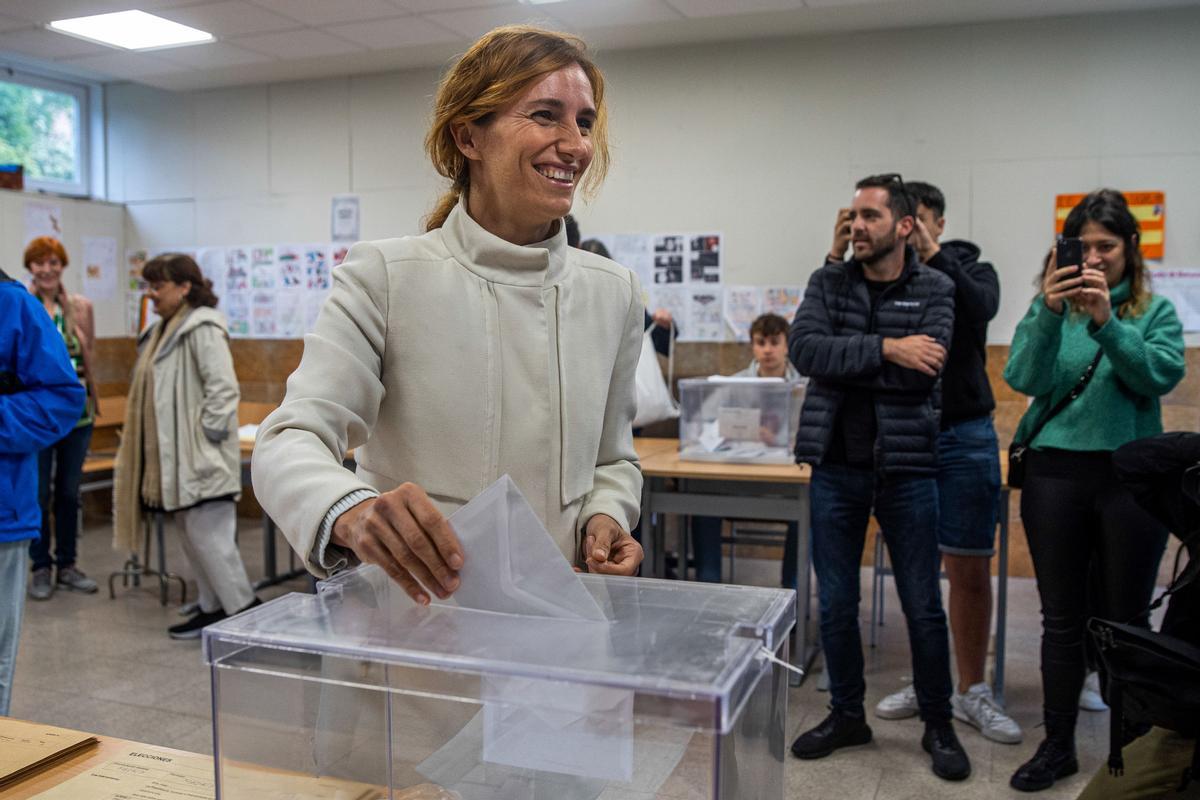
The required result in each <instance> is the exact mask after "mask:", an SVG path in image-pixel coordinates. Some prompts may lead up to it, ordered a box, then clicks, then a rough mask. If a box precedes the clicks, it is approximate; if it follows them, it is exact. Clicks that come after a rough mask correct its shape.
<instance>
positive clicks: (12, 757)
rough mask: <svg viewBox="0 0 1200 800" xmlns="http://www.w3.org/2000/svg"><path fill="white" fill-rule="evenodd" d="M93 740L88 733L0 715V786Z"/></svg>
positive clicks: (25, 775) (77, 749) (64, 756)
mask: <svg viewBox="0 0 1200 800" xmlns="http://www.w3.org/2000/svg"><path fill="white" fill-rule="evenodd" d="M95 743H96V737H95V736H92V735H91V734H90V733H80V732H79V731H69V730H66V729H65V728H55V727H54V726H52V725H39V724H37V723H34V722H23V721H21V720H17V719H3V718H0V787H4V786H7V785H8V784H10V783H14V782H16V781H18V780H22V779H24V778H27V777H29V775H30V774H31V773H33V772H36V771H38V770H39V769H42V768H43V767H47V766H49V765H50V764H52V763H54V762H56V761H58V760H59V759H63V758H66V757H67V756H69V755H72V754H73V753H75V752H77V751H79V750H81V749H83V748H85V747H90V746H91V745H93V744H95Z"/></svg>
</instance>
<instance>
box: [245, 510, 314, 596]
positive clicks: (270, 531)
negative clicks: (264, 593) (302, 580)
mask: <svg viewBox="0 0 1200 800" xmlns="http://www.w3.org/2000/svg"><path fill="white" fill-rule="evenodd" d="M277 532H278V529H277V528H276V527H275V520H273V519H271V518H270V517H269V516H267V515H266V514H263V572H264V573H265V575H264V577H263V578H262V579H261V580H258V581H255V582H254V588H255V589H263V588H265V587H267V586H278V585H279V584H281V583H286V582H287V581H290V580H292V579H293V578H299V577H300V576H302V575H307V574H308V570H307V569H304V568H298V567H296V562H295V561H294V560H292V549H291V547H290V546H289V547H288V569H287V572H284V573H283V574H282V575H281V574H280V573H279V569H278V567H277V565H276V563H275V560H276V559H275V556H276V552H275V534H276V533H277Z"/></svg>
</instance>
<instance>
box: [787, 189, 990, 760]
mask: <svg viewBox="0 0 1200 800" xmlns="http://www.w3.org/2000/svg"><path fill="white" fill-rule="evenodd" d="M855 188H856V191H855V193H854V201H853V203H852V205H851V207H850V209H849V210H848V213H847V215H846V216H847V222H848V223H849V226H850V239H851V243H852V244H853V248H854V256H853V257H852V258H851V259H850V260H849V261H845V262H836V263H832V264H826V265H825V266H824V267H822V268H821V269H819V270H817V272H816V273H814V274H813V276H812V278H811V280H810V281H809V283H808V289H807V290H806V291H805V294H804V300H803V302H801V304H800V308H799V309H798V310H797V311H796V317H795V320H794V321H793V322H792V328H791V331H790V333H789V336H788V349H789V353H790V355H791V359H792V363H793V364H794V365H795V366H796V369H797V370H799V372H800V374H801V375H807V376H808V378H809V384H808V391H807V396H806V398H805V401H804V410H803V412H802V413H801V417H800V429H799V433H798V435H797V436H796V460H797V461H798V462H801V463H807V464H811V465H812V467H813V477H812V486H811V500H812V506H811V507H812V526H811V527H812V540H813V561H814V564H815V566H816V572H817V582H818V586H819V590H820V601H821V645H822V648H823V649H824V652H825V669H826V672H827V673H828V675H829V691H830V698H831V706H832V711H831V713H830V714H829V716H828V717H826V719H825V720H824V721H822V722H821V723H820V724H819V725H817V726H816V727H814V728H813V729H811V730H809V731H808V732H806V733H804V734H803V735H802V736H800V737H799V738H798V739H797V740H796V741H795V742H794V743H793V744H792V753H793V754H794V755H795V756H796V757H798V758H804V759H811V758H822V757H824V756H827V755H829V754H830V753H832V752H833V751H834V750H837V749H839V748H841V747H848V746H852V745H860V744H866V743H867V742H869V741H870V740H871V728H870V727H869V726H868V725H867V723H866V719H865V712H864V709H863V698H864V696H865V694H866V684H865V682H864V680H863V655H862V638H861V635H860V632H859V627H858V601H859V567H860V564H861V561H862V551H863V545H864V541H865V538H866V529H867V521H868V519H869V517H870V515H871V513H872V512H874V514H875V516H876V518H877V519H878V520H879V523H880V526H881V528H882V529H883V531H884V536H885V540H886V542H887V545H888V551H889V552H890V554H891V558H892V565H893V568H894V570H895V577H896V589H897V591H898V592H899V593H900V600H901V605H902V607H903V608H904V612H905V616H906V618H907V621H908V632H909V642H910V646H911V648H912V661H913V677H914V686H915V689H916V695H917V701H918V705H919V707H920V714H921V719H922V720H923V721H924V722H925V734H924V737H923V738H922V740H921V744H922V745H923V747H924V748H925V750H926V752H928V753H929V754H930V756H931V758H932V763H933V772H934V774H936V775H937V776H938V777H941V778H944V779H946V780H963V779H965V778H966V777H968V776H969V775H970V774H971V764H970V761H969V760H968V758H967V754H966V752H965V751H964V750H963V748H962V745H961V744H960V743H959V741H958V738H957V736H955V733H954V728H953V726H952V724H951V718H952V715H951V707H950V694H951V690H952V686H951V681H950V649H949V641H948V640H949V635H948V631H947V626H946V615H945V612H944V611H943V610H942V598H941V590H940V587H939V584H938V572H939V570H938V543H937V519H938V500H937V483H936V475H937V440H938V430H939V426H940V394H941V392H940V386H939V376H940V373H941V369H942V367H943V366H944V365H945V362H946V353H947V350H948V348H949V345H950V337H951V332H952V329H953V325H954V282H953V281H952V280H950V278H948V277H946V276H945V275H944V274H942V273H941V272H938V271H937V270H935V269H931V268H930V267H927V266H925V265H924V264H921V263H920V262H919V261H918V260H917V256H916V253H915V252H914V251H913V250H912V249H911V248H908V247H906V246H905V241H906V239H907V238H908V236H909V234H911V233H912V231H913V226H914V225H915V219H914V212H915V208H914V204H913V201H912V198H911V197H910V196H909V194H908V192H907V191H905V189H904V184H903V182H902V181H901V180H900V176H898V175H882V176H872V177H869V178H864V179H863V180H861V181H859V182H858V184H857V185H856V187H855Z"/></svg>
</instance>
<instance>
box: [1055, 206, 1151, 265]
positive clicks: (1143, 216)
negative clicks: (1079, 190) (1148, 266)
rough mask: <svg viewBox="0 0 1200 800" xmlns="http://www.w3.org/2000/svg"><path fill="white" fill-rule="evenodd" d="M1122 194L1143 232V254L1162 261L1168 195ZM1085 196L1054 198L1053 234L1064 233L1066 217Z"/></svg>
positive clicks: (1141, 237) (1141, 238) (1141, 248)
mask: <svg viewBox="0 0 1200 800" xmlns="http://www.w3.org/2000/svg"><path fill="white" fill-rule="evenodd" d="M1121 194H1123V195H1124V196H1125V202H1126V203H1128V204H1129V210H1130V211H1131V212H1133V216H1134V217H1136V218H1137V221H1138V225H1139V226H1140V227H1141V229H1142V230H1141V235H1140V237H1139V239H1138V242H1139V245H1138V246H1139V249H1140V250H1141V251H1142V257H1143V258H1150V259H1155V260H1161V259H1162V257H1163V250H1164V247H1165V245H1166V238H1165V237H1166V217H1167V194H1166V192H1154V191H1150V192H1125V191H1123V192H1121ZM1086 196H1087V195H1083V194H1060V195H1056V196H1055V198H1054V232H1055V233H1056V234H1060V233H1062V232H1063V224H1064V223H1065V222H1066V221H1067V216H1068V215H1069V214H1070V213H1071V209H1072V208H1074V207H1075V206H1077V205H1079V201H1081V200H1083V198H1084V197H1086Z"/></svg>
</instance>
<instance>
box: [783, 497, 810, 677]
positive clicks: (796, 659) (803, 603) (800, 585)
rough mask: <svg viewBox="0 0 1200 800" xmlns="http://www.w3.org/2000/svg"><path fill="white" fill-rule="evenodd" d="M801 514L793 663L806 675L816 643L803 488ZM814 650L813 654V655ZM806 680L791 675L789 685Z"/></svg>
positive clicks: (807, 515) (807, 509) (806, 502)
mask: <svg viewBox="0 0 1200 800" xmlns="http://www.w3.org/2000/svg"><path fill="white" fill-rule="evenodd" d="M797 501H798V502H799V504H800V513H799V514H798V515H797V516H798V517H799V519H797V520H796V627H795V629H794V630H793V631H792V652H791V662H792V663H793V664H795V665H796V666H798V667H800V668H801V669H803V670H805V671H806V672H807V670H808V668H809V665H811V664H812V660H813V658H814V657H815V656H816V646H815V643H812V644H810V642H809V641H808V628H809V614H810V612H811V605H812V603H811V600H812V542H811V530H810V528H809V522H810V518H811V515H810V499H809V492H808V486H806V485H802V486H801V487H800V494H799V497H798V498H797ZM810 650H811V653H810ZM803 680H804V678H803V677H802V676H800V675H797V674H796V673H794V672H790V671H789V672H788V682H789V683H790V684H791V685H792V686H799V685H800V684H801V683H802V682H803Z"/></svg>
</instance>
